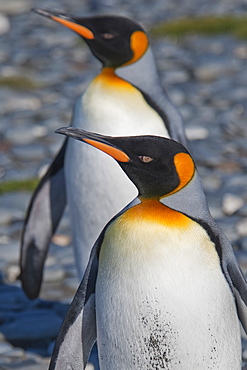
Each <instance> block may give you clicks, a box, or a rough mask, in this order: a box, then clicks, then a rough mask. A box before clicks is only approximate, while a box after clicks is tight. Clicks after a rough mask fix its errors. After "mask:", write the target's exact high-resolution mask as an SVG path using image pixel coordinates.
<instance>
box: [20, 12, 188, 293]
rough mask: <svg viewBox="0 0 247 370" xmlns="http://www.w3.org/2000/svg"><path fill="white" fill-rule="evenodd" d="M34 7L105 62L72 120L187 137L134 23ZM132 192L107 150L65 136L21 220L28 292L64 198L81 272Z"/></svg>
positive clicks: (35, 288)
mask: <svg viewBox="0 0 247 370" xmlns="http://www.w3.org/2000/svg"><path fill="white" fill-rule="evenodd" d="M34 11H35V12H36V13H38V14H41V15H44V16H46V17H48V18H50V19H52V20H54V21H56V22H59V23H61V24H62V25H64V26H66V27H68V28H70V29H72V30H73V31H75V32H76V33H77V34H79V35H80V36H81V37H82V38H83V39H84V40H85V42H86V43H87V45H88V46H89V48H90V50H91V52H92V53H93V54H94V56H95V57H96V58H98V59H99V61H100V62H101V63H102V70H101V71H100V73H99V74H98V75H97V76H96V77H95V78H94V79H93V81H92V82H91V83H90V84H89V86H88V87H87V88H86V90H85V92H84V93H83V95H82V96H81V97H80V98H79V99H78V101H77V103H76V106H75V111H74V117H73V122H72V126H74V127H78V128H81V129H85V130H89V131H95V132H97V133H100V134H105V135H112V136H121V135H122V136H124V135H126V136H132V135H144V134H153V135H159V136H164V137H172V138H173V139H175V140H178V141H180V142H181V143H183V144H184V145H185V146H186V145H187V143H186V138H185V136H184V129H183V124H182V120H181V116H180V114H179V113H178V111H177V110H176V109H175V107H174V106H173V104H172V103H171V102H170V100H169V98H168V96H167V95H166V93H165V91H164V90H162V88H161V85H160V82H159V78H158V74H157V70H156V67H155V63H154V58H153V54H152V52H151V51H150V48H149V41H148V38H147V35H146V33H145V31H144V30H143V28H142V27H141V26H140V25H139V24H137V23H136V22H134V21H132V20H130V19H128V18H125V17H119V16H95V17H91V18H78V17H73V16H69V15H66V14H63V13H58V12H55V11H51V10H44V9H35V10H34ZM119 67H121V68H119ZM118 68H119V69H118ZM92 158H93V159H92ZM89 159H90V160H91V163H92V165H91V167H89V166H88V161H89ZM71 163H73V166H71ZM105 173H107V174H108V176H107V179H105ZM98 184H101V186H99V185H98ZM135 195H136V189H135V187H134V186H133V184H132V183H131V182H130V181H129V179H128V177H127V176H126V175H125V174H124V172H122V171H120V169H119V167H118V166H117V164H116V163H113V162H111V161H110V158H108V157H107V156H104V155H103V154H102V153H101V152H97V151H94V150H92V148H91V147H87V146H81V145H79V144H78V143H77V142H75V141H73V140H72V141H70V140H65V142H64V145H63V147H62V148H61V150H60V152H59V154H58V155H57V157H56V158H55V159H54V161H53V163H52V164H51V166H50V168H49V169H48V172H47V173H46V175H45V176H44V178H43V179H42V180H41V181H40V184H39V185H38V187H37V189H36V191H35V192H34V195H33V197H32V199H31V202H30V205H29V209H28V212H27V216H26V220H25V223H24V229H23V233H22V241H21V259H20V265H21V275H20V277H21V280H22V286H23V289H24V291H25V292H26V294H27V295H28V296H29V297H30V298H36V297H37V296H38V294H39V291H40V286H41V282H42V274H43V266H44V261H45V258H46V255H47V251H48V246H49V243H50V240H51V237H52V235H53V233H54V232H55V230H56V227H57V225H58V223H59V220H60V218H61V216H62V214H63V211H64V208H65V205H66V203H67V202H68V206H69V211H70V217H71V220H72V222H71V225H72V238H73V246H74V250H75V259H76V263H77V269H78V273H79V278H80V280H81V278H82V276H83V274H84V271H85V267H86V264H87V261H88V257H89V253H90V247H91V246H92V245H93V243H94V242H95V240H96V238H97V236H98V233H99V232H100V230H102V228H103V227H104V225H105V224H106V223H107V222H108V221H109V220H110V219H111V217H113V216H114V215H115V214H116V213H117V212H118V211H120V210H121V209H122V208H123V207H124V206H125V205H126V204H127V203H128V202H129V201H130V200H131V199H132V198H133V197H134V196H135ZM99 204H100V207H99Z"/></svg>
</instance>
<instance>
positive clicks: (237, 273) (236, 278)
mask: <svg viewBox="0 0 247 370" xmlns="http://www.w3.org/2000/svg"><path fill="white" fill-rule="evenodd" d="M227 273H228V274H229V277H230V279H231V283H232V289H233V293H234V296H235V301H236V306H237V311H238V317H239V320H240V322H241V324H242V326H243V328H244V330H245V332H246V333H247V281H246V279H245V277H244V275H243V273H242V271H241V269H240V267H239V264H238V261H237V259H236V257H235V255H234V253H233V252H232V256H231V258H229V259H228V264H227Z"/></svg>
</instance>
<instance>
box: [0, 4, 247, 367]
mask: <svg viewBox="0 0 247 370" xmlns="http://www.w3.org/2000/svg"><path fill="white" fill-rule="evenodd" d="M35 7H42V8H49V9H55V10H60V11H64V12H67V13H71V14H76V15H79V14H80V15H82V16H87V15H92V14H118V15H126V16H129V17H131V18H133V19H135V20H137V21H139V22H140V23H141V24H142V25H143V26H144V27H145V29H146V30H147V31H148V30H149V29H150V28H151V27H152V26H153V25H155V24H157V23H158V22H161V21H165V20H172V19H174V18H180V17H185V16H192V15H195V16H197V15H207V14H211V15H212V14H214V15H222V14H231V15H232V14H236V15H240V14H245V13H246V11H247V2H246V1H240V0H227V1H226V0H219V1H217V2H212V1H210V0H205V1H201V2H198V1H195V0H187V1H186V2H183V1H180V0H179V1H176V2H175V1H171V0H170V1H166V2H163V1H158V0H157V1H156V0H155V1H152V2H151V1H148V0H136V1H120V0H105V1H103V0H102V1H96V0H94V1H88V2H86V1H79V0H70V1H65V0H62V1H57V0H49V1H48V0H44V1H42V4H40V2H39V1H38V0H11V1H8V2H6V1H0V39H1V41H2V42H1V45H2V47H1V50H0V100H1V104H0V116H1V123H0V182H5V181H9V180H23V179H28V178H33V177H37V176H41V175H42V174H43V173H44V171H45V169H46V168H47V166H48V164H49V163H50V161H51V159H52V158H53V156H54V155H55V153H56V152H57V151H58V149H59V147H60V145H61V143H62V141H63V138H62V137H61V136H60V135H57V134H55V133H54V131H55V130H56V129H57V128H59V127H62V126H68V125H69V123H70V119H71V116H72V109H73V104H74V101H75V99H76V97H77V96H78V95H79V94H80V93H81V91H82V90H83V88H84V87H85V86H86V84H87V83H88V82H89V81H90V80H91V79H92V77H93V76H94V75H95V74H96V73H97V71H98V70H99V68H100V65H99V63H98V62H97V61H96V60H95V59H94V58H93V56H92V55H91V54H90V51H89V50H88V48H87V47H86V45H85V44H83V42H82V41H80V39H79V38H78V36H77V35H75V34H74V33H73V32H71V31H70V30H68V29H66V28H65V27H62V26H60V25H59V24H56V23H55V22H52V21H50V20H48V19H45V18H44V17H40V16H38V15H37V14H35V13H32V12H31V11H30V10H31V9H32V8H35ZM151 45H152V49H153V51H154V54H155V57H156V60H157V66H158V70H159V73H160V78H161V81H162V84H163V86H164V87H165V88H166V90H167V92H168V94H169V96H170V98H171V99H172V101H173V102H174V103H175V105H176V106H177V107H178V108H179V110H180V111H181V113H182V115H183V117H184V122H185V125H186V132H187V135H188V138H189V139H190V143H191V144H190V148H191V152H192V153H193V156H194V158H195V161H196V164H197V167H198V170H199V173H200V175H201V177H202V181H203V186H204V189H205V192H206V196H207V199H208V203H209V207H210V210H211V213H212V215H213V217H214V219H215V220H216V222H217V223H218V224H219V225H220V226H221V228H222V229H223V231H224V232H225V233H226V235H227V236H228V238H229V239H230V241H231V242H232V245H233V247H234V250H235V253H236V255H237V258H238V260H239V263H240V265H241V268H242V270H243V272H244V274H245V275H246V276H247V185H246V184H247V171H246V169H247V124H246V121H247V69H246V65H247V41H245V40H241V39H236V38H233V37H232V36H228V35H225V34H223V35H217V36H212V37H208V36H198V35H190V36H186V37H184V38H182V39H171V38H159V39H157V38H156V39H154V38H151ZM30 197H31V192H27V191H26V192H23V191H15V192H11V193H10V192H6V193H3V194H1V193H0V370H3V369H4V370H7V369H18V370H24V369H26V370H29V369H30V370H31V369H32V370H45V369H47V367H48V363H49V358H50V355H51V353H52V348H53V345H54V340H55V338H56V335H57V332H58V329H59V327H60V325H61V322H62V320H63V317H64V315H65V313H66V311H67V309H68V305H69V303H70V301H71V299H72V297H73V295H74V293H75V291H76V288H77V286H78V283H79V282H78V280H77V276H76V270H75V266H74V256H73V250H72V247H71V236H70V224H69V218H68V212H66V213H65V216H64V217H63V219H62V221H61V223H60V226H59V229H58V230H57V233H56V235H55V236H54V238H53V240H52V244H51V248H50V251H49V256H48V259H47V262H46V267H45V278H44V284H43V287H42V292H41V296H40V299H37V300H35V301H30V300H28V299H27V298H26V297H25V295H24V293H23V292H22V290H21V288H20V283H19V282H18V279H17V278H18V274H19V267H18V260H19V248H20V235H21V230H22V227H23V221H24V217H25V212H26V209H27V206H28V202H29V200H30ZM245 361H246V363H247V338H246V337H245V336H243V369H247V365H245ZM93 368H94V367H93V365H92V364H89V365H88V368H87V370H93Z"/></svg>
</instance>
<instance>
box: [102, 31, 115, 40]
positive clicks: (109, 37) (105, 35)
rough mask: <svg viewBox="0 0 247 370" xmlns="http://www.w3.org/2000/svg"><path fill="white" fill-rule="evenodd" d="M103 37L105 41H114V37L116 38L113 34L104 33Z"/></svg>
mask: <svg viewBox="0 0 247 370" xmlns="http://www.w3.org/2000/svg"><path fill="white" fill-rule="evenodd" d="M101 36H102V37H103V39H105V40H111V39H114V37H116V36H115V35H113V34H112V33H107V32H106V33H102V35H101Z"/></svg>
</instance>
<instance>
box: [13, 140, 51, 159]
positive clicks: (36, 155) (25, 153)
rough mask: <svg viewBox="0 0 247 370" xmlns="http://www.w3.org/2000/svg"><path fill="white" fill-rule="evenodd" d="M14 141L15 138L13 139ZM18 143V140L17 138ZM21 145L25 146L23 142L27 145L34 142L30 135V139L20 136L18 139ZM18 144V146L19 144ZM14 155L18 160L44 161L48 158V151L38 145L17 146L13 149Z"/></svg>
mask: <svg viewBox="0 0 247 370" xmlns="http://www.w3.org/2000/svg"><path fill="white" fill-rule="evenodd" d="M12 140H13V138H12ZM15 141H16V138H15ZM18 141H19V143H21V144H23V141H26V142H27V143H29V142H32V141H33V138H32V136H31V135H30V137H29V138H28V137H24V136H20V137H19V138H18ZM19 143H17V144H19ZM12 153H13V155H14V156H15V158H16V159H18V160H20V161H21V160H23V161H27V160H29V161H30V160H32V161H37V160H39V161H42V160H43V159H44V158H45V157H46V151H45V148H44V147H43V146H42V145H40V144H38V145H25V146H16V147H15V148H13V149H12Z"/></svg>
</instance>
